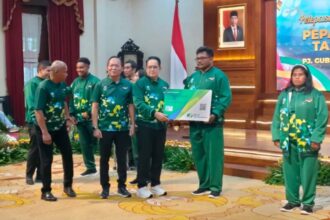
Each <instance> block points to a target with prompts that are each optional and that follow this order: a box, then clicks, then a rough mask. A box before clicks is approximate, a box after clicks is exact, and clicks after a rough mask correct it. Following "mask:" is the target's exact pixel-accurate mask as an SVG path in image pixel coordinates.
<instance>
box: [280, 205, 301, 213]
mask: <svg viewBox="0 0 330 220" xmlns="http://www.w3.org/2000/svg"><path fill="white" fill-rule="evenodd" d="M299 207H300V204H292V203H287V204H285V206H283V207H282V208H281V211H282V212H292V211H293V210H294V209H295V208H299Z"/></svg>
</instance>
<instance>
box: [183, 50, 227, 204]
mask: <svg viewBox="0 0 330 220" xmlns="http://www.w3.org/2000/svg"><path fill="white" fill-rule="evenodd" d="M213 56H214V54H213V50H212V49H211V48H208V47H200V48H198V49H197V52H196V62H197V69H198V70H197V71H196V72H194V73H193V74H192V75H191V76H189V77H188V78H187V79H186V80H185V81H184V84H185V88H186V89H208V90H212V101H211V115H210V118H209V121H208V122H207V123H204V122H190V141H191V145H192V155H193V159H194V161H195V165H196V168H197V173H198V178H199V187H198V189H197V190H195V191H194V192H192V194H193V195H204V194H209V197H210V198H217V197H219V196H220V194H221V191H222V176H223V165H224V141H223V123H224V114H225V111H226V109H227V108H228V106H229V105H230V103H231V100H232V96H231V90H230V85H229V81H228V78H227V76H226V75H225V74H224V72H222V71H221V70H220V69H218V68H216V67H214V66H213ZM209 191H211V192H209Z"/></svg>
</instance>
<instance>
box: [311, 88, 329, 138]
mask: <svg viewBox="0 0 330 220" xmlns="http://www.w3.org/2000/svg"><path fill="white" fill-rule="evenodd" d="M315 109H316V120H315V128H314V130H313V132H312V137H311V141H312V142H315V143H322V141H323V139H324V137H325V133H326V131H327V124H328V106H327V103H326V101H325V98H324V95H323V94H322V93H318V96H317V98H316V102H315Z"/></svg>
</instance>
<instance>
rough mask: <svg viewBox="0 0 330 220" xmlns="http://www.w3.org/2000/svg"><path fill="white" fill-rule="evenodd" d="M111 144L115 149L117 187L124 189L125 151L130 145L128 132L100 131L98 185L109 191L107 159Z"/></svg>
mask: <svg viewBox="0 0 330 220" xmlns="http://www.w3.org/2000/svg"><path fill="white" fill-rule="evenodd" d="M113 143H114V144H115V147H116V157H117V165H118V166H117V173H118V180H117V182H118V187H126V184H125V183H126V179H127V164H126V161H127V159H126V158H127V151H128V146H129V145H130V143H131V138H130V136H129V133H128V131H102V138H101V139H100V183H101V186H102V188H103V189H109V188H110V183H109V159H110V156H111V149H112V145H113Z"/></svg>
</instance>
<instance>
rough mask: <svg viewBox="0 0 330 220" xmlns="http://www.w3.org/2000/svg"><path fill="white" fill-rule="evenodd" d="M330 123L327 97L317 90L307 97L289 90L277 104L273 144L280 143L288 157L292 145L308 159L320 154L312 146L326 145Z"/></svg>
mask: <svg viewBox="0 0 330 220" xmlns="http://www.w3.org/2000/svg"><path fill="white" fill-rule="evenodd" d="M327 123H328V107H327V104H326V101H325V98H324V96H323V94H322V93H321V92H320V91H318V90H316V89H313V90H312V91H311V92H310V93H306V92H305V89H304V88H302V89H300V90H297V89H294V88H289V89H287V90H284V91H282V92H281V94H280V95H279V97H278V101H277V104H276V108H275V112H274V116H273V123H272V126H271V129H272V139H273V141H279V142H280V148H281V149H282V151H283V153H284V154H288V152H289V146H290V142H296V143H297V149H298V151H299V152H300V153H303V154H305V155H308V154H317V152H316V151H314V150H313V149H312V148H311V143H312V142H315V143H322V141H323V139H324V136H325V133H326V129H327Z"/></svg>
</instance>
